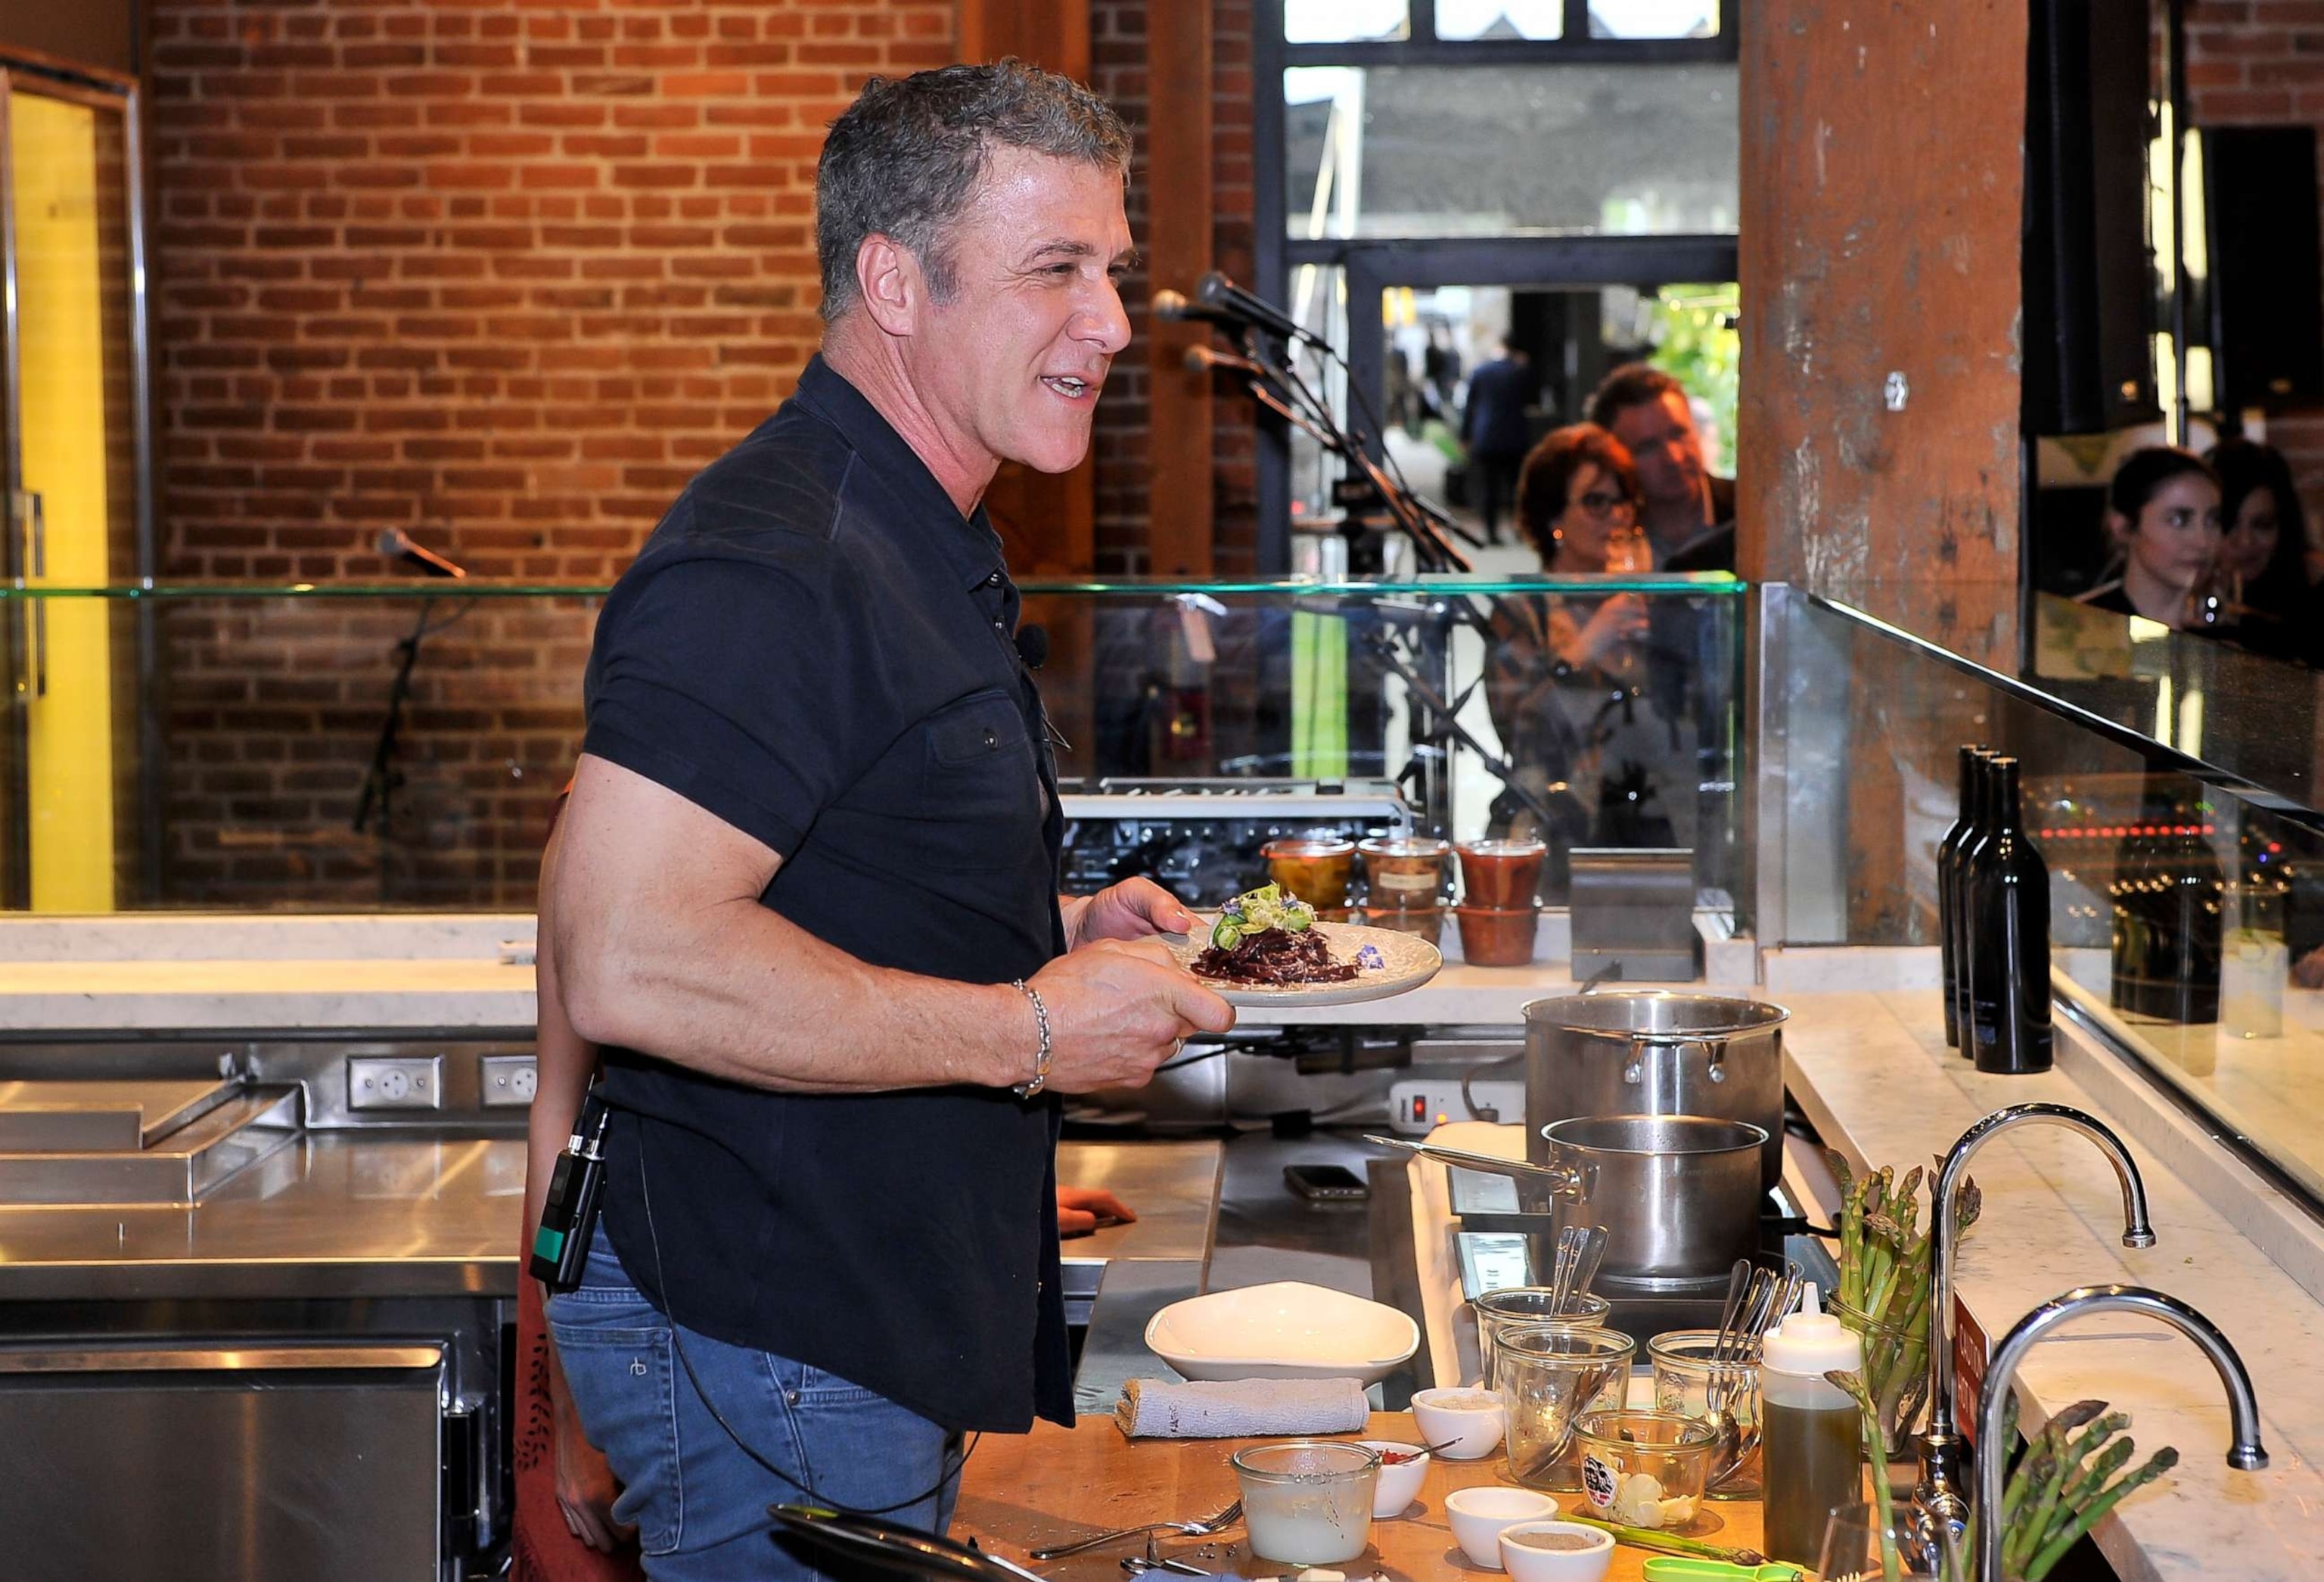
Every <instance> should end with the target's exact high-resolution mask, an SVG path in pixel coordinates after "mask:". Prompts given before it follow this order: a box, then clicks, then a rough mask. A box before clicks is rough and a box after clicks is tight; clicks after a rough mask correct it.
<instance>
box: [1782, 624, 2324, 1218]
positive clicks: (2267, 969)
mask: <svg viewBox="0 0 2324 1582" xmlns="http://www.w3.org/2000/svg"><path fill="white" fill-rule="evenodd" d="M1761 595H1762V600H1763V602H1762V606H1761V609H1760V618H1761V633H1762V637H1761V644H1762V646H1761V651H1760V656H1761V657H1760V666H1759V672H1758V680H1759V709H1760V717H1759V727H1760V728H1759V734H1758V740H1759V745H1760V753H1759V758H1758V767H1757V792H1756V794H1757V808H1758V828H1759V838H1758V840H1757V843H1756V845H1757V852H1758V856H1759V869H1758V875H1757V879H1758V883H1757V910H1756V916H1757V921H1758V923H1759V927H1760V938H1761V939H1762V941H1763V943H1766V944H1794V945H1798V944H1849V945H1902V944H1921V945H1930V944H1934V943H1935V941H1936V933H1935V924H1936V915H1937V913H1936V883H1935V867H1934V855H1935V850H1936V847H1937V843H1938V842H1939V841H1940V840H1941V839H1942V837H1943V836H1944V834H1945V831H1946V829H1947V828H1949V827H1950V824H1951V823H1952V820H1953V819H1954V817H1955V811H1956V809H1955V796H1956V784H1957V779H1956V775H1957V770H1956V763H1957V760H1956V755H1955V754H1956V750H1957V748H1958V747H1959V746H1960V745H1962V744H1965V743H1983V744H1987V745H1991V746H1993V747H1995V748H1997V749H1998V750H2000V751H2002V752H2006V753H2008V754H2012V755H2014V756H2015V757H2016V758H2017V759H2018V760H2019V762H2020V763H2021V764H2022V766H2023V767H2022V769H2021V777H2022V782H2023V785H2024V819H2025V827H2026V828H2027V831H2028V833H2029V835H2030V836H2031V837H2032V839H2033V844H2034V846H2035V847H2036V848H2037V849H2038V850H2039V851H2040V852H2041V854H2042V856H2043V861H2044V862H2045V863H2046V864H2047V865H2048V867H2049V871H2050V935H2051V946H2052V977H2053V982H2054V984H2055V985H2056V986H2057V989H2058V992H2059V994H2060V995H2061V996H2062V998H2063V1000H2064V1002H2065V1003H2066V1004H2067V1005H2068V1006H2069V1008H2070V1010H2071V1011H2072V1012H2073V1013H2076V1014H2079V1015H2082V1016H2086V1017H2088V1018H2089V1019H2090V1020H2091V1021H2092V1022H2094V1023H2096V1024H2098V1025H2099V1026H2101V1027H2102V1028H2103V1029H2104V1030H2105V1031H2106V1032H2107V1033H2109V1034H2110V1035H2111V1036H2112V1038H2113V1040H2114V1041H2116V1042H2117V1043H2118V1044H2119V1045H2121V1046H2122V1047H2124V1048H2125V1049H2126V1050H2129V1051H2130V1052H2131V1054H2132V1055H2133V1057H2134V1058H2135V1059H2138V1060H2139V1061H2140V1062H2141V1063H2142V1064H2143V1065H2144V1067H2146V1068H2147V1069H2148V1070H2149V1071H2150V1072H2151V1073H2152V1075H2153V1077H2154V1078H2156V1079H2157V1080H2159V1081H2162V1082H2163V1083H2165V1084H2166V1085H2168V1086H2169V1087H2172V1088H2173V1089H2175V1090H2177V1091H2178V1092H2180V1093H2181V1094H2182V1095H2183V1096H2185V1097H2186V1098H2188V1099H2189V1100H2190V1102H2192V1103H2194V1104H2195V1105H2197V1106H2199V1107H2200V1108H2202V1109H2203V1110H2205V1111H2207V1112H2208V1113H2209V1115H2212V1116H2213V1117H2215V1118H2216V1119H2217V1120H2218V1122H2219V1123H2221V1124H2223V1125H2224V1126H2226V1127H2227V1129H2228V1130H2229V1131H2230V1132H2231V1133H2233V1134H2234V1135H2236V1136H2237V1137H2239V1138H2241V1139H2243V1140H2244V1141H2245V1142H2246V1143H2248V1145H2249V1146H2250V1147H2251V1148H2252V1149H2253V1150H2254V1151H2255V1152H2257V1153H2258V1154H2259V1155H2261V1156H2262V1157H2263V1158H2264V1159H2265V1160H2266V1161H2270V1162H2272V1163H2273V1165H2275V1166H2276V1167H2277V1168H2278V1169H2279V1170H2282V1172H2283V1173H2285V1174H2286V1175H2288V1176H2290V1177H2291V1178H2292V1179H2293V1180H2295V1181H2297V1182H2298V1183H2299V1184H2301V1186H2303V1187H2304V1188H2305V1189H2307V1190H2308V1191H2309V1192H2310V1194H2311V1195H2312V1196H2314V1197H2316V1198H2318V1199H2319V1201H2324V1088H2319V1087H2318V1086H2317V1084H2316V1083H2315V1081H2314V1079H2313V1078H2312V1076H2311V1075H2310V1073H2311V1072H2312V1071H2313V1069H2315V1068H2317V1067H2318V1066H2319V1064H2324V813H2319V810H2318V809H2317V806H2316V800H2315V798H2314V796H2313V793H2312V791H2311V790H2310V788H2311V787H2312V786H2313V784H2314V780H2313V771H2314V765H2315V763H2316V759H2317V755H2318V752H2319V732H2318V726H2319V708H2318V700H2319V699H2318V692H2317V689H2316V678H2315V676H2314V675H2313V674H2312V673H2311V672H2309V671H2305V670H2302V669H2301V668H2299V667H2296V666H2291V665H2284V664H2278V663H2274V662H2273V661H2264V660H2259V659H2255V658H2254V657H2253V656H2250V655H2248V654H2244V653H2241V652H2236V651H2233V650H2228V649H2226V648H2224V647H2223V646H2222V645H2219V644H2217V643H2210V642H2209V641H2208V640H2206V639H2204V638H2202V637H2199V636H2193V635H2189V634H2170V633H2167V632H2165V631H2164V630H2163V629H2162V628H2159V627H2157V628H2154V629H2153V631H2152V632H2146V631H2137V630H2133V629H2131V628H2130V627H2128V626H2127V625H2126V619H2125V618H2124V617H2119V616H2114V617H2103V618H2098V619H2092V618H2091V617H2092V616H2093V615H2094V613H2093V612H2089V611H2087V610H2085V609H2083V608H2082V607H2081V606H2063V607H2060V608H2043V607H2037V608H2036V609H2035V611H2034V633H2035V637H2036V641H2035V642H2034V643H2033V644H2032V645H2031V646H2032V650H2033V657H2032V658H2031V660H2030V661H2026V662H2024V663H2023V664H2022V665H2020V666H2018V667H2015V669H2013V668H2012V667H2010V666H2008V665H2006V664H2003V665H1993V666H1987V665H1978V664H1974V663H1971V662H1969V661H1967V660H1965V659H1963V658H1961V657H1960V656H1959V655H1957V654H1954V653H1950V652H1946V651H1944V650H1942V649H1939V648H1937V647H1935V646H1933V645H1932V644H1929V643H1923V641H1921V640H1920V639H1918V638H1915V637H1912V636H1910V635H1908V634H1904V632H1902V631H1900V630H1898V629H1897V628H1896V627H1895V626H1894V625H1891V624H1887V623H1886V622H1884V621H1882V620H1879V619H1877V618H1876V617H1874V616H1872V615H1868V614H1867V612H1866V611H1864V610H1863V609H1861V608H1860V607H1857V606H1850V605H1846V604H1841V603H1840V602H1837V601H1834V600H1830V599H1824V598H1820V597H1814V596H1812V595H1807V594H1804V593H1802V592H1799V591H1798V590H1795V589H1793V588H1789V587H1780V586H1776V587H1767V588H1765V589H1763V590H1761ZM2061 604H2062V601H2061ZM2140 625H2142V626H2151V625H2152V623H2140Z"/></svg>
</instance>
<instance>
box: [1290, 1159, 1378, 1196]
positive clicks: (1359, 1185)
mask: <svg viewBox="0 0 2324 1582" xmlns="http://www.w3.org/2000/svg"><path fill="white" fill-rule="evenodd" d="M1283 1180H1284V1184H1285V1185H1286V1186H1288V1187H1289V1188H1290V1189H1292V1190H1293V1191H1295V1192H1296V1193H1298V1194H1299V1195H1300V1196H1301V1197H1302V1198H1306V1199H1307V1201H1309V1202H1310V1203H1357V1202H1361V1201H1362V1200H1363V1199H1364V1198H1369V1197H1370V1196H1371V1189H1370V1188H1369V1187H1367V1186H1366V1185H1364V1181H1363V1178H1362V1177H1360V1176H1359V1175H1357V1174H1356V1172H1355V1171H1353V1170H1349V1169H1348V1168H1347V1167H1345V1166H1344V1165H1337V1164H1286V1165H1285V1166H1284V1167H1283Z"/></svg>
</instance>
